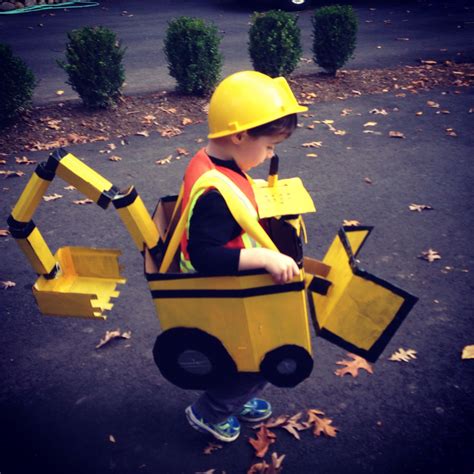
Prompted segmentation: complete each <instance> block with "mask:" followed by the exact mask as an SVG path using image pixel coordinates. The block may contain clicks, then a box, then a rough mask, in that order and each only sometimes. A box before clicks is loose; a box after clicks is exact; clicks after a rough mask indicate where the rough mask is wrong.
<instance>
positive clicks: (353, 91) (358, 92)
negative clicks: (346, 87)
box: [351, 90, 362, 95]
mask: <svg viewBox="0 0 474 474" xmlns="http://www.w3.org/2000/svg"><path fill="white" fill-rule="evenodd" d="M351 92H352V93H353V94H355V95H362V92H360V91H356V90H352V91H351Z"/></svg>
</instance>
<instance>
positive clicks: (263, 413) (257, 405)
mask: <svg viewBox="0 0 474 474" xmlns="http://www.w3.org/2000/svg"><path fill="white" fill-rule="evenodd" d="M271 416H272V406H271V405H270V403H268V402H267V401H266V400H262V399H261V398H252V399H251V400H249V401H248V402H247V403H246V404H245V405H244V407H243V408H242V411H241V412H240V413H239V414H238V417H239V418H240V419H241V420H244V421H250V422H256V421H262V420H266V419H267V418H270V417H271Z"/></svg>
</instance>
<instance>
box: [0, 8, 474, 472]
mask: <svg viewBox="0 0 474 474" xmlns="http://www.w3.org/2000/svg"><path fill="white" fill-rule="evenodd" d="M117 3H120V2H117ZM123 8H124V9H125V6H123ZM128 8H130V9H131V6H130V2H129V7H128ZM91 10H92V9H91ZM83 11H84V12H85V11H86V9H85V10H83ZM81 12H82V11H81ZM81 14H82V13H81ZM131 19H133V18H131ZM1 21H4V20H3V19H2V20H1ZM420 21H421V22H423V21H424V20H423V19H421V20H420ZM432 34H433V32H432ZM376 42H377V41H376ZM461 46H466V49H468V47H469V45H468V44H467V45H466V44H464V43H463V45H461ZM40 49H41V48H40ZM38 54H40V53H38ZM427 55H428V54H426V56H427ZM423 56H425V54H424V53H423ZM412 60H413V61H415V59H414V58H412ZM55 87H56V85H54V86H53V87H52V88H53V89H54V88H55ZM429 101H431V102H434V103H437V104H439V107H432V106H431V107H430V106H429V105H428V102H429ZM473 108H474V93H473V90H472V89H466V88H457V89H436V90H433V91H429V92H423V93H419V94H408V95H407V96H406V97H400V96H396V95H393V94H381V95H371V96H363V97H356V98H352V99H348V100H345V101H336V102H328V103H323V104H314V105H312V106H310V111H309V113H308V114H307V115H306V116H304V117H302V120H301V122H302V127H300V128H299V129H298V130H297V131H296V132H295V134H294V135H293V136H292V137H291V138H290V139H289V140H288V141H286V142H284V143H283V144H282V145H280V149H279V150H278V152H279V155H280V158H281V166H280V168H281V169H280V175H281V176H282V177H291V176H300V177H302V179H303V181H304V183H305V185H306V187H307V189H308V190H309V192H310V194H311V196H312V197H313V199H314V201H315V204H316V207H317V213H316V214H312V215H308V216H307V217H306V225H307V230H308V237H309V242H308V244H307V246H306V247H305V254H306V255H308V256H313V257H315V258H318V259H322V257H323V256H324V253H325V250H326V249H327V247H328V246H329V244H330V242H331V241H332V239H333V237H334V236H335V234H336V232H337V230H338V228H339V226H340V225H341V223H342V221H343V220H345V219H347V220H358V221H359V222H361V223H362V224H364V225H373V226H374V230H373V232H372V234H371V235H370V237H369V239H368V240H367V242H366V244H365V245H364V247H363V249H362V251H361V253H360V256H359V259H360V261H361V266H362V267H363V268H365V269H367V270H368V271H370V272H371V273H373V274H375V275H377V276H379V277H381V278H384V279H386V280H388V281H390V282H392V283H394V284H396V285H398V286H400V287H402V288H403V289H405V290H407V291H409V292H410V293H412V294H414V295H416V296H418V297H419V301H418V303H417V305H416V306H415V308H414V309H413V311H412V312H411V313H410V315H409V316H408V317H407V319H406V321H405V322H404V323H403V325H402V326H401V328H400V329H399V330H398V332H397V333H396V334H395V336H394V337H393V339H392V340H391V342H390V343H389V345H388V347H387V348H386V350H385V351H384V353H383V354H382V356H381V357H380V359H379V361H378V362H377V363H376V364H374V373H373V374H372V375H371V374H369V373H366V372H361V373H360V375H359V376H358V377H357V378H352V377H351V376H348V375H347V376H345V377H344V378H341V377H338V376H336V375H335V374H334V371H335V370H336V369H337V368H339V367H340V366H339V365H337V364H336V362H337V361H340V360H342V359H345V358H347V354H346V352H345V351H344V350H342V349H340V348H338V347H336V346H333V345H331V344H330V343H329V342H327V341H325V340H322V339H320V338H316V337H314V332H313V337H312V341H313V355H314V360H315V368H314V371H313V374H312V375H311V377H310V378H309V379H307V380H306V381H304V382H303V383H302V384H300V385H299V386H298V387H296V388H295V389H279V388H276V387H269V388H268V389H267V391H266V397H267V398H268V399H269V400H270V401H271V403H272V404H273V406H274V413H275V415H280V414H289V415H291V414H295V413H297V412H299V411H301V410H305V409H309V408H316V409H319V410H322V411H323V412H324V413H325V415H326V416H327V417H328V418H330V419H332V420H333V425H334V426H336V427H337V428H338V430H339V431H338V433H337V436H336V437H335V438H326V437H324V436H321V437H313V436H312V434H311V433H310V432H309V431H305V432H302V433H301V440H300V441H298V440H296V439H295V438H293V437H292V436H291V435H290V434H289V433H287V432H285V431H283V430H275V432H276V434H277V440H276V443H275V444H273V445H272V446H271V449H270V452H269V454H270V453H271V452H277V453H278V454H279V455H281V454H285V455H286V458H285V460H284V462H283V472H287V473H291V474H313V473H315V474H316V473H324V474H353V473H355V474H359V473H360V474H369V473H370V474H371V473H374V474H378V473H381V472H383V473H384V474H399V473H404V474H405V473H407V474H410V473H421V474H425V473H429V474H441V473H443V474H444V473H452V474H471V473H472V472H473V471H474V457H473V455H472V448H473V445H474V443H473V441H474V428H473V426H474V410H473V403H472V393H473V389H474V384H473V380H474V363H473V361H472V360H462V359H461V352H462V349H463V347H465V346H466V345H471V344H474V334H473V329H472V328H473V326H472V315H473V309H474V308H473V299H472V290H473V278H472V272H473V267H474V265H473V263H474V262H473V259H474V255H473V251H472V233H473V231H474V225H473V224H474V223H473V213H472V202H473V186H472V183H473V182H474V181H473V178H474V176H473V174H474V171H473V167H472V147H473V141H474V140H473V134H472V129H473V127H472V121H473V118H474V114H473V113H472V109H473ZM374 109H378V110H379V111H380V110H381V109H383V110H384V111H385V112H386V115H382V114H374V113H370V112H371V111H373V110H374ZM419 112H422V114H419ZM323 120H333V121H334V122H333V123H332V127H334V128H335V129H337V130H341V131H342V130H343V131H345V132H346V133H345V134H335V133H334V131H333V130H331V127H329V126H328V125H326V124H324V123H322V121H323ZM314 121H318V122H319V123H314ZM368 122H376V124H373V125H370V126H369V125H367V123H368ZM309 125H311V126H312V125H315V128H308V126H309ZM390 131H397V132H401V133H402V134H403V136H404V138H392V137H390V136H389V132H390ZM367 132H369V133H367ZM205 134H206V127H205V125H204V124H198V125H191V126H187V127H185V129H184V132H183V134H181V135H179V136H176V137H174V138H169V139H167V138H163V137H161V136H160V135H159V134H151V135H150V137H148V138H146V137H140V136H133V137H130V139H129V143H128V144H127V145H122V144H121V143H120V140H118V139H116V140H110V142H113V143H115V144H116V145H117V149H116V150H115V152H116V154H117V155H119V156H121V157H122V161H120V162H112V161H109V160H108V159H107V156H108V155H107V154H105V153H100V151H101V150H105V149H106V144H105V143H104V142H97V143H92V144H83V145H74V146H71V147H69V148H68V150H69V151H71V152H72V153H74V154H75V155H76V156H77V157H79V158H81V159H83V160H84V162H85V163H87V164H88V165H90V166H92V167H93V168H94V169H96V170H97V171H98V172H100V173H101V174H103V175H104V176H105V177H106V178H107V179H109V180H110V181H111V182H113V183H114V184H115V185H117V186H118V187H120V188H123V187H126V186H127V185H129V184H134V185H135V186H136V188H137V190H138V192H139V194H140V196H141V197H142V199H143V200H144V202H145V204H146V206H147V208H148V209H149V210H150V212H151V211H152V210H153V208H154V206H155V204H156V202H157V200H158V198H159V197H160V196H163V195H167V194H172V193H176V191H177V189H178V187H179V184H180V181H181V177H182V175H183V172H184V169H185V166H186V164H187V160H188V159H187V158H183V159H180V160H173V161H172V162H171V163H169V164H166V165H157V164H156V163H155V161H156V160H160V159H163V158H165V157H167V156H168V155H169V154H175V149H176V148H177V147H185V148H187V149H188V150H189V151H191V152H192V151H195V150H197V149H198V148H199V147H200V146H202V145H201V144H200V143H199V142H200V140H199V139H201V138H204V137H205ZM313 141H320V142H321V146H320V147H319V148H312V149H308V148H304V147H303V146H302V144H303V143H309V142H313ZM310 153H311V154H316V155H317V156H307V155H308V154H310ZM26 156H27V157H28V158H29V159H32V160H37V161H38V162H39V161H43V160H46V159H47V157H48V153H47V152H34V153H28V154H27V155H26ZM8 160H9V161H8V165H7V168H8V169H18V170H21V171H24V172H25V173H26V174H25V176H23V177H17V178H9V179H5V180H3V181H2V186H1V189H0V196H1V199H0V215H1V216H3V217H2V219H3V221H4V222H5V220H6V217H7V216H8V215H9V214H10V212H11V209H12V207H13V205H14V204H15V202H16V201H17V199H18V197H19V195H20V193H21V191H22V189H23V187H24V186H25V184H26V182H27V179H28V177H29V176H30V175H31V173H32V171H33V169H34V165H30V166H27V165H16V164H15V163H14V161H13V157H8ZM10 160H11V161H10ZM265 171H266V170H257V171H256V173H255V176H257V177H264V176H265ZM65 186H67V183H64V182H62V181H61V180H60V179H59V178H57V179H56V180H55V181H54V182H53V183H52V185H51V187H50V189H49V191H48V194H53V193H59V194H61V195H63V197H62V198H61V199H58V200H55V201H50V202H42V203H41V205H40V206H39V208H38V210H37V212H36V213H35V216H34V221H35V222H36V224H37V226H38V228H39V229H40V231H41V232H42V234H43V235H44V237H45V239H46V241H47V242H48V244H49V245H50V247H51V248H52V249H53V251H55V250H56V249H57V248H59V247H62V246H65V245H78V246H90V247H104V248H118V249H120V250H121V251H122V256H121V259H120V261H121V263H122V264H123V265H124V275H125V277H126V278H127V280H128V281H127V283H126V284H125V285H123V286H121V287H120V290H121V294H120V296H119V298H118V299H117V300H116V303H115V306H114V308H113V310H112V312H111V314H110V316H109V318H108V319H107V320H106V321H92V320H86V319H74V318H59V317H45V316H42V315H40V313H39V311H38V309H37V307H36V305H35V302H34V298H33V295H32V292H31V285H32V284H33V283H34V281H35V275H34V272H33V270H32V269H31V268H30V267H29V265H28V263H27V262H26V259H25V258H24V256H23V255H22V254H21V252H20V250H19V249H18V248H17V246H16V245H15V243H14V240H13V239H12V238H11V237H9V236H7V237H2V238H0V254H1V255H2V265H1V267H0V281H13V282H15V283H16V286H14V287H11V288H8V289H5V290H0V291H1V293H0V295H1V306H0V308H1V317H0V347H1V349H0V354H1V361H2V362H1V365H0V376H1V381H2V383H1V384H0V437H1V443H0V472H1V473H2V474H12V473H21V474H24V473H28V474H29V473H32V472H48V473H56V472H57V473H68V474H75V473H77V474H86V473H87V474H89V473H99V472H100V473H104V472H107V473H108V472H110V473H120V474H122V473H123V474H129V473H154V474H155V473H160V474H161V473H169V474H175V473H184V474H192V473H196V472H205V471H208V470H210V469H215V473H221V472H226V473H227V474H234V473H236V474H237V473H244V472H247V469H248V468H249V467H250V466H251V465H252V464H253V463H255V462H257V461H258V459H257V458H255V457H254V455H253V449H252V447H251V446H250V444H249V443H248V437H249V436H252V435H253V433H254V431H253V430H252V429H251V428H250V427H249V426H244V428H243V432H242V435H241V437H240V438H239V439H238V440H237V441H236V442H235V443H233V444H231V445H228V446H227V445H226V446H224V447H223V448H222V449H219V450H217V451H215V452H213V453H212V454H209V455H206V454H204V453H203V450H204V448H205V447H206V446H207V444H208V441H210V440H209V439H208V438H206V437H205V436H203V435H201V434H199V433H198V432H196V431H194V430H193V429H191V428H190V427H189V426H188V424H187V422H186V419H185V416H184V409H185V407H186V406H187V405H188V404H190V403H192V402H193V400H195V398H196V397H197V395H198V392H195V391H185V390H181V389H179V388H177V387H175V386H173V385H171V384H170V383H168V382H167V381H166V380H165V379H163V377H162V376H161V374H160V373H159V371H158V369H157V368H156V367H155V365H154V362H153V358H152V352H151V351H152V347H153V343H154V340H155V338H156V336H157V335H158V334H159V331H160V328H159V323H158V319H157V316H156V313H155V309H154V305H153V303H152V299H151V297H150V293H149V290H148V287H147V284H146V282H145V279H144V277H143V265H142V258H141V255H140V253H139V252H138V251H137V250H136V248H135V246H134V244H133V242H132V240H131V238H130V237H129V235H128V233H127V232H126V230H125V229H124V227H123V225H122V223H121V221H120V219H119V218H118V215H117V214H116V213H115V211H114V210H113V209H109V210H106V211H104V210H102V209H101V208H99V207H98V206H95V205H89V206H78V205H75V204H73V202H72V201H73V200H75V199H81V198H82V197H83V196H81V195H80V194H79V193H78V192H77V191H70V190H66V189H64V187H65ZM412 203H417V204H426V205H430V206H432V207H433V210H430V211H423V212H416V211H410V209H409V205H410V204H412ZM2 227H3V228H5V227H6V224H4V225H3V226H1V225H0V228H2ZM430 248H431V249H433V250H435V251H437V252H439V255H440V256H441V259H439V260H436V261H434V262H432V263H429V262H427V261H425V260H423V259H420V258H418V257H419V256H420V255H421V254H422V252H425V251H427V250H428V249H430ZM117 328H120V329H121V330H122V331H131V338H130V339H128V340H126V339H123V340H116V341H112V342H111V343H109V344H108V345H106V346H104V347H103V348H101V349H96V348H95V347H96V345H97V344H98V343H99V340H100V339H101V338H102V337H103V336H104V334H105V332H106V330H114V329H117ZM400 347H402V348H404V349H414V350H415V351H416V352H417V354H416V355H417V358H416V359H413V360H411V361H410V362H393V361H390V360H388V359H389V357H390V355H391V354H393V353H394V352H395V351H397V350H398V349H399V348H400ZM266 459H267V460H268V459H269V455H267V458H266Z"/></svg>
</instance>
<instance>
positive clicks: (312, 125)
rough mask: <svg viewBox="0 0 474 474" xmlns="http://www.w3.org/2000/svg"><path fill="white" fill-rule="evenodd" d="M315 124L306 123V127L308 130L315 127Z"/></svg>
mask: <svg viewBox="0 0 474 474" xmlns="http://www.w3.org/2000/svg"><path fill="white" fill-rule="evenodd" d="M315 126H316V125H314V124H311V125H307V126H306V128H307V129H308V130H314V127H315Z"/></svg>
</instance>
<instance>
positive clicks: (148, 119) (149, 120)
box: [141, 114, 156, 125]
mask: <svg viewBox="0 0 474 474" xmlns="http://www.w3.org/2000/svg"><path fill="white" fill-rule="evenodd" d="M154 120H156V117H155V116H154V115H151V114H148V115H145V116H144V117H143V118H142V120H141V123H142V124H143V125H152V124H153V121H154Z"/></svg>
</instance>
